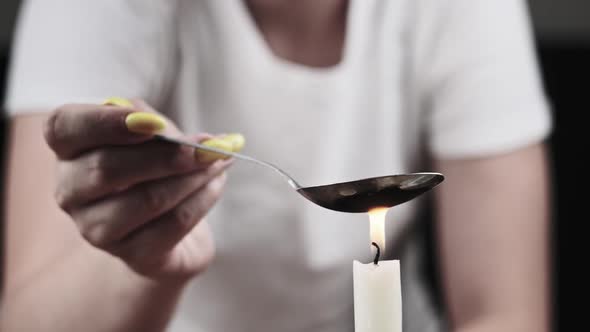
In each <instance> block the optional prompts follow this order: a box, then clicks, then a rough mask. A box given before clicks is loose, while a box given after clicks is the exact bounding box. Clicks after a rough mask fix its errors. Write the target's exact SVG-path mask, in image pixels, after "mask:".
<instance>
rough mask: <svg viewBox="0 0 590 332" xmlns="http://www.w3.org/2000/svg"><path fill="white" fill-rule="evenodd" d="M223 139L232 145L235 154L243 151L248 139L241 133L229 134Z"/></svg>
mask: <svg viewBox="0 0 590 332" xmlns="http://www.w3.org/2000/svg"><path fill="white" fill-rule="evenodd" d="M222 139H223V140H224V141H226V142H229V143H230V144H231V145H232V149H231V150H232V151H233V152H238V151H240V150H242V148H243V147H244V144H246V139H245V138H244V135H242V134H240V133H232V134H227V135H225V136H223V137H222Z"/></svg>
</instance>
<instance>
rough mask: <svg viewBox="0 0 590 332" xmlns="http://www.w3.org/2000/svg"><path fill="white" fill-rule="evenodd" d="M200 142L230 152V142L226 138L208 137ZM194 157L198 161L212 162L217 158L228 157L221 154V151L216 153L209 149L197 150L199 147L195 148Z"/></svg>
mask: <svg viewBox="0 0 590 332" xmlns="http://www.w3.org/2000/svg"><path fill="white" fill-rule="evenodd" d="M201 144H202V145H204V146H209V147H212V148H216V149H219V150H223V151H227V152H232V143H231V142H228V141H226V140H223V139H222V138H210V139H208V140H205V141H203V142H201ZM195 157H196V158H197V160H198V161H200V162H203V163H211V162H214V161H216V160H219V159H228V158H229V156H226V155H223V154H221V153H216V152H211V151H206V150H199V149H196V150H195Z"/></svg>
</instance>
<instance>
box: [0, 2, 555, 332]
mask: <svg viewBox="0 0 590 332" xmlns="http://www.w3.org/2000/svg"><path fill="white" fill-rule="evenodd" d="M278 3H280V4H281V6H278V5H277V4H278ZM247 4H248V8H250V10H251V12H252V15H253V17H254V19H255V21H256V22H257V24H258V26H259V29H260V30H261V33H262V34H263V35H264V36H265V39H266V40H267V42H268V44H269V47H270V48H271V49H272V51H273V52H274V53H275V54H276V55H278V56H280V57H282V58H285V59H287V60H290V61H294V62H297V63H300V64H302V65H307V66H313V67H317V66H320V67H321V66H332V65H335V64H337V63H338V62H339V61H340V60H341V54H342V46H343V40H344V38H343V36H344V22H345V20H344V19H345V15H343V13H345V11H344V10H343V9H344V8H346V5H347V3H346V1H340V0H326V1H322V2H321V6H320V5H319V4H318V3H317V2H315V1H309V0H301V1H297V2H295V1H278V0H273V1H270V0H250V1H247ZM313 5H316V6H315V7H314V6H313ZM279 18H289V20H288V21H287V23H285V24H279V22H281V19H279ZM330 36H331V38H330ZM328 40H329V41H330V42H327V41H328ZM136 105H137V106H138V107H140V108H141V109H142V110H146V111H153V110H151V109H150V108H149V106H147V105H145V104H144V103H141V102H140V101H136ZM41 111H42V110H41ZM129 111H130V109H124V108H114V107H106V108H105V107H102V106H89V105H69V106H66V107H64V108H61V109H59V110H57V111H54V112H53V113H51V114H52V117H50V118H47V116H45V115H33V116H18V117H14V118H13V119H11V127H10V129H11V134H10V149H9V156H8V161H9V162H8V168H7V172H8V174H7V175H8V176H7V184H6V186H7V187H6V202H7V204H6V215H5V222H6V240H7V246H6V260H5V263H6V269H5V271H6V276H5V285H4V294H3V306H2V309H1V310H2V311H1V315H0V317H1V319H0V330H7V331H14V330H26V331H37V330H43V331H82V330H83V331H163V330H164V329H165V326H166V324H167V322H168V321H169V319H170V317H171V315H172V314H173V312H174V309H175V306H176V303H177V301H178V298H179V296H180V295H181V294H182V290H183V287H184V285H185V284H186V282H187V280H190V279H191V278H193V277H198V274H199V273H200V272H201V271H203V270H204V269H205V268H206V266H207V264H208V263H209V262H210V261H211V259H212V258H213V256H214V245H213V241H212V238H211V235H210V233H209V230H208V227H207V223H206V221H205V220H204V219H203V217H204V215H205V214H206V212H207V211H208V210H209V208H210V207H211V206H212V205H213V204H214V202H215V200H216V199H217V198H218V197H219V195H220V194H221V190H222V187H223V175H222V174H223V170H224V169H225V168H226V167H227V166H229V163H231V162H228V163H224V162H216V163H214V164H210V165H206V164H202V163H199V162H197V161H195V159H194V158H193V155H192V151H187V150H185V149H184V148H177V147H171V146H165V145H163V144H162V143H154V142H152V143H145V140H146V139H147V138H149V137H146V136H138V135H135V134H134V135H130V134H129V133H126V132H125V130H124V128H123V127H122V123H123V120H122V119H123V118H124V115H125V114H126V112H129ZM56 114H57V120H59V121H56ZM60 116H61V117H60ZM52 121H53V122H52ZM56 124H57V125H58V126H57V128H59V129H60V130H58V131H52V128H56ZM169 130H175V129H174V128H173V127H171V128H169ZM43 133H45V135H44V136H45V137H44V136H43ZM90 133H91V135H90ZM105 137H106V138H108V140H107V141H104V140H103V139H104V138H105ZM204 137H205V136H198V137H193V138H192V139H194V140H201V139H203V138H204ZM48 143H49V144H48ZM50 147H51V148H50ZM56 155H57V156H58V157H57V158H56ZM161 155H166V156H170V158H155V157H154V156H161ZM113 160H117V162H113ZM166 160H173V162H172V163H169V162H167V161H166ZM162 162H164V164H162ZM38 165H41V166H42V167H39V166H38ZM435 165H436V170H438V171H441V172H442V173H444V174H445V175H446V176H447V181H446V182H445V184H444V185H443V186H441V187H440V188H439V189H438V190H437V207H438V209H437V211H438V219H437V230H438V231H437V233H438V239H439V241H438V242H439V254H440V257H439V261H440V271H441V275H442V282H443V286H444V294H445V301H446V303H447V307H448V309H449V315H450V318H451V325H452V327H453V330H455V331H460V332H485V331H518V332H527V331H531V332H533V331H534V332H543V331H548V323H547V322H548V319H549V311H548V280H547V275H548V273H547V259H548V255H547V248H548V245H547V220H548V211H547V208H546V207H547V206H548V199H547V193H548V189H547V178H548V177H547V166H546V158H545V153H544V149H543V146H542V145H540V144H537V145H534V146H530V147H527V148H523V149H521V150H518V151H513V152H510V153H507V154H503V155H496V156H491V157H487V158H481V159H473V160H461V159H458V160H436V161H435ZM33 167H34V170H35V171H34V172H31V169H32V168H33ZM89 171H90V174H91V175H92V176H86V175H85V174H86V173H88V172H89ZM56 173H57V175H56ZM56 188H57V191H56ZM148 188H149V189H148ZM158 188H159V189H158ZM160 190H161V191H160ZM54 192H56V193H55V195H54ZM144 199H145V200H146V201H145V202H146V203H145V204H143V203H142V204H141V208H139V209H138V205H137V201H138V200H140V201H142V202H143V200H144ZM56 202H57V203H58V204H59V205H58V204H56ZM60 206H61V208H63V210H62V209H60ZM187 211H192V212H190V213H189V212H187ZM194 211H196V212H194ZM159 221H161V222H159ZM156 233H158V234H163V235H162V236H160V235H158V237H157V238H156V237H155V236H154V234H156ZM31 317H34V318H35V319H31Z"/></svg>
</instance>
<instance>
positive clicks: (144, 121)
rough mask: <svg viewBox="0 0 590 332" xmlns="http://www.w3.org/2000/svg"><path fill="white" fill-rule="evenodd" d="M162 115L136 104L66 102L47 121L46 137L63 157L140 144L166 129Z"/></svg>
mask: <svg viewBox="0 0 590 332" xmlns="http://www.w3.org/2000/svg"><path fill="white" fill-rule="evenodd" d="M167 124H168V121H167V120H166V119H165V118H164V117H163V116H161V115H158V114H155V113H149V112H137V111H136V110H135V109H133V108H126V107H119V106H99V105H73V104H72V105H64V106H61V107H59V108H58V109H57V110H55V111H54V112H53V113H52V114H51V115H50V116H49V118H48V119H47V121H46V123H45V129H44V135H45V140H46V141H47V143H48V144H49V146H50V147H51V149H52V150H53V151H55V153H56V154H57V156H58V157H60V158H61V159H70V158H73V157H75V156H77V155H78V154H80V153H82V152H84V151H87V150H90V149H93V148H96V147H100V146H105V145H122V144H136V143H139V142H143V141H145V140H148V139H150V138H151V136H152V134H153V133H156V132H158V131H161V130H163V129H164V128H165V127H166V126H167Z"/></svg>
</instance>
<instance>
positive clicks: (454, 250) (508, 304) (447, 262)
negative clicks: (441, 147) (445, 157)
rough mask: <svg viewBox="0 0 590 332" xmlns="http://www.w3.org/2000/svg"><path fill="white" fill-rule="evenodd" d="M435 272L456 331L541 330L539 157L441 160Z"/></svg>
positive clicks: (544, 318) (543, 238) (544, 249)
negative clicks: (442, 181)
mask: <svg viewBox="0 0 590 332" xmlns="http://www.w3.org/2000/svg"><path fill="white" fill-rule="evenodd" d="M439 165H440V167H441V170H442V171H443V173H444V174H445V175H447V179H448V181H447V182H446V185H445V186H442V187H441V190H440V191H439V193H440V195H439V196H438V200H437V201H438V208H439V210H438V217H439V222H438V223H437V230H438V237H439V249H440V253H441V272H442V282H443V285H444V289H443V291H444V293H445V300H446V302H447V305H448V313H449V318H450V321H451V326H452V327H453V329H454V330H456V331H460V332H472V331H473V332H479V331H482V332H484V331H542V332H543V331H548V329H549V322H550V319H551V310H550V308H549V294H550V288H549V285H550V282H549V281H550V280H549V266H548V262H549V258H548V257H549V255H548V253H549V244H548V218H549V214H548V212H549V209H548V200H549V199H548V188H547V183H548V181H547V169H546V163H545V159H544V150H543V147H542V146H541V145H536V146H531V147H528V148H524V149H521V150H518V151H515V152H512V153H509V154H505V155H500V156H494V157H490V158H482V159H473V160H458V161H441V162H439Z"/></svg>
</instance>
